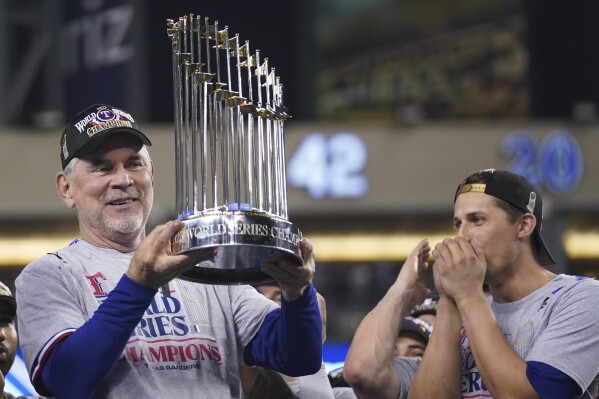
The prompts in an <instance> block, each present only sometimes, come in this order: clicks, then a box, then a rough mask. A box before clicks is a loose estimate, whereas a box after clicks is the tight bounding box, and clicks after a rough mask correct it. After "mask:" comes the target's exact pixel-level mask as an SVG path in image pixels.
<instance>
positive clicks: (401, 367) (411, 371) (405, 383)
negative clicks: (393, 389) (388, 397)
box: [392, 357, 422, 399]
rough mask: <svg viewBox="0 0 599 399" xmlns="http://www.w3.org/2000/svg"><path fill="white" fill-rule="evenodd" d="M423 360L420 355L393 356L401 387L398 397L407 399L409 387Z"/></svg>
mask: <svg viewBox="0 0 599 399" xmlns="http://www.w3.org/2000/svg"><path fill="white" fill-rule="evenodd" d="M421 361H422V359H421V358H419V357H393V360H392V362H393V368H394V369H395V372H396V373H397V375H398V376H399V381H400V384H401V386H400V389H399V395H398V396H397V397H398V399H405V398H407V397H408V389H409V388H410V384H412V380H413V379H414V376H415V375H416V370H417V369H418V366H420V362H421Z"/></svg>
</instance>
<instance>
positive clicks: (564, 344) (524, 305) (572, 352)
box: [461, 274, 599, 399]
mask: <svg viewBox="0 0 599 399" xmlns="http://www.w3.org/2000/svg"><path fill="white" fill-rule="evenodd" d="M488 301H489V303H490V305H491V309H492V310H493V313H494V314H495V318H496V319H497V322H498V323H499V327H500V328H501V331H503V334H504V336H505V339H506V341H507V342H508V343H509V344H510V346H511V347H512V348H513V349H514V351H516V353H518V355H519V356H520V357H521V358H522V359H524V360H525V361H527V362H529V361H537V362H542V363H545V364H548V365H550V366H552V367H555V368H556V369H558V370H560V371H562V372H563V373H565V374H567V375H568V376H570V377H571V378H572V379H573V380H574V381H576V383H577V384H578V386H579V387H580V389H581V392H583V394H582V395H581V396H580V398H589V399H595V398H596V397H597V383H598V381H599V380H598V374H599V322H598V320H599V282H597V281H595V280H593V279H589V278H582V277H576V276H568V275H565V274H560V275H558V276H556V277H555V278H554V279H553V280H552V281H551V282H549V283H548V284H546V285H545V286H543V287H541V288H539V289H538V290H536V291H535V292H533V293H531V294H529V295H528V296H526V297H524V298H522V299H520V300H518V301H515V302H510V303H503V304H500V303H495V302H494V301H493V298H492V297H491V296H489V297H488ZM461 350H462V397H463V398H473V397H483V396H484V397H490V393H489V391H488V390H487V387H486V386H485V384H484V381H482V379H481V377H480V373H479V371H478V368H477V367H476V364H475V362H474V357H473V355H472V351H471V349H470V346H469V344H468V337H467V331H466V332H464V330H463V329H462V337H461ZM506 384H509V381H506Z"/></svg>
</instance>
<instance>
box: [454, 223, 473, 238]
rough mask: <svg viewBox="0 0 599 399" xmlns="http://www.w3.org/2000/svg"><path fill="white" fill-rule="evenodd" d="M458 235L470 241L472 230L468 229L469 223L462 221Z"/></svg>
mask: <svg viewBox="0 0 599 399" xmlns="http://www.w3.org/2000/svg"><path fill="white" fill-rule="evenodd" d="M456 237H462V238H465V239H466V240H468V241H470V230H469V229H468V224H467V223H462V224H461V225H460V227H459V228H458V231H457V234H456Z"/></svg>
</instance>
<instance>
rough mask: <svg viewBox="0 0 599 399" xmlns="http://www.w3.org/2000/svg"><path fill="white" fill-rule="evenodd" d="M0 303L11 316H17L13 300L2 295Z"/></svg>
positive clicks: (15, 303)
mask: <svg viewBox="0 0 599 399" xmlns="http://www.w3.org/2000/svg"><path fill="white" fill-rule="evenodd" d="M0 302H2V303H4V304H6V305H7V306H8V308H9V309H10V311H11V312H12V314H13V315H16V314H17V301H16V300H15V298H13V297H11V296H4V295H3V296H0ZM0 306H1V305H0Z"/></svg>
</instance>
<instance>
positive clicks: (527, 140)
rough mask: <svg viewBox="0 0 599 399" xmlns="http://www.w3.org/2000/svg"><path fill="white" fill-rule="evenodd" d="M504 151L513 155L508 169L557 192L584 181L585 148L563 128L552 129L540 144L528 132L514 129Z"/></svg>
mask: <svg viewBox="0 0 599 399" xmlns="http://www.w3.org/2000/svg"><path fill="white" fill-rule="evenodd" d="M501 152H502V154H503V155H505V156H507V157H509V158H511V162H510V163H509V165H508V167H507V169H509V170H511V171H512V172H515V173H519V174H521V175H523V176H525V177H526V178H527V179H528V180H529V181H530V182H531V184H532V185H534V186H535V187H539V188H540V187H541V186H543V187H544V188H546V189H547V190H549V191H551V192H553V193H555V194H567V193H570V192H572V191H574V190H575V189H576V188H577V187H578V185H579V184H580V181H581V180H582V175H583V171H584V161H583V156H582V149H581V148H580V144H579V143H578V141H577V140H576V138H574V136H573V135H572V134H570V133H568V132H566V131H564V130H554V131H552V132H550V133H549V134H548V135H547V136H545V137H544V138H543V140H542V141H541V143H540V144H538V145H537V143H536V141H535V140H534V139H533V137H532V136H531V135H530V134H528V133H527V132H523V131H516V132H513V133H511V134H509V135H508V136H506V137H505V138H504V139H503V141H502V143H501Z"/></svg>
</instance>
